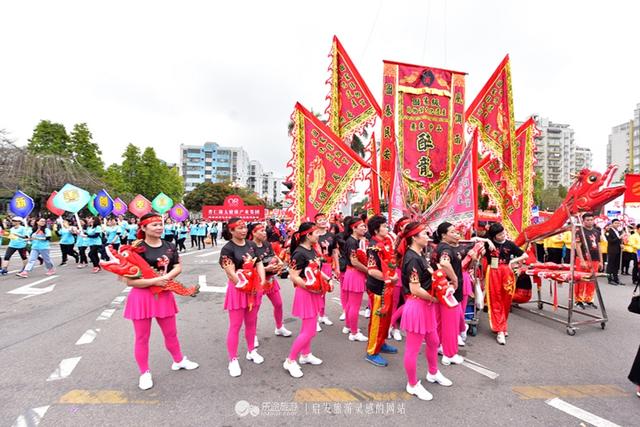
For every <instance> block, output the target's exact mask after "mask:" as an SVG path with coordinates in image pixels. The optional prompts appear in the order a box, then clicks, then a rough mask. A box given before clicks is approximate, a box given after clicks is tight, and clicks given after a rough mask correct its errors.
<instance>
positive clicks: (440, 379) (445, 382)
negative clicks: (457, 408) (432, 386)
mask: <svg viewBox="0 0 640 427" xmlns="http://www.w3.org/2000/svg"><path fill="white" fill-rule="evenodd" d="M427 381H429V382H430V383H438V384H440V385H441V386H444V387H451V386H452V385H453V382H451V380H450V379H449V378H447V377H445V376H444V375H442V372H440V371H438V372H436V373H435V375H431V374H429V373H427Z"/></svg>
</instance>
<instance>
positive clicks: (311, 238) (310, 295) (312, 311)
mask: <svg viewBox="0 0 640 427" xmlns="http://www.w3.org/2000/svg"><path fill="white" fill-rule="evenodd" d="M318 234H319V231H318V229H317V228H316V226H315V224H314V223H312V222H303V223H302V224H301V225H300V228H299V229H298V231H296V232H295V233H294V234H293V236H292V237H291V263H290V266H289V278H290V279H291V281H292V282H293V286H295V292H294V296H293V308H292V310H291V314H293V315H294V316H296V317H299V318H300V321H301V322H302V326H301V327H300V333H299V334H298V336H297V337H296V339H295V341H294V342H293V345H292V346H291V351H290V352H289V356H288V357H287V359H286V360H285V361H284V363H283V364H282V367H283V368H284V369H285V370H286V371H288V372H289V374H290V375H291V376H292V377H294V378H300V377H301V376H302V370H301V369H300V365H298V362H297V359H298V356H300V364H301V365H305V364H310V365H320V364H321V363H322V360H321V359H319V358H317V357H316V356H314V355H313V354H312V353H311V341H312V340H313V337H315V336H316V326H317V321H318V314H319V313H320V298H319V296H322V294H321V293H318V292H312V291H311V290H310V289H311V288H310V286H312V285H313V284H314V283H312V282H311V281H313V279H310V277H309V276H311V277H316V275H317V274H318V272H319V270H320V269H321V266H322V259H321V258H320V257H319V256H318V253H317V252H316V251H315V249H313V246H314V245H315V244H316V243H318ZM310 280H311V281H310Z"/></svg>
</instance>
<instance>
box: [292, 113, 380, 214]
mask: <svg viewBox="0 0 640 427" xmlns="http://www.w3.org/2000/svg"><path fill="white" fill-rule="evenodd" d="M292 120H293V131H292V136H293V144H292V153H293V157H292V159H291V160H290V161H289V163H288V165H287V166H288V167H290V168H291V169H292V173H291V175H290V176H289V177H288V178H287V179H286V181H291V182H293V183H294V184H293V190H292V191H291V192H290V193H289V194H288V195H287V197H288V198H290V199H291V200H292V202H293V205H292V206H291V209H292V212H293V215H294V223H295V224H298V223H300V222H301V221H303V220H307V219H311V220H313V217H314V216H315V214H317V213H325V214H329V213H331V211H333V210H334V209H335V208H336V207H337V206H338V204H339V203H340V202H341V201H342V200H343V198H344V197H345V195H346V192H347V190H349V189H351V188H352V187H353V182H354V180H355V179H356V178H357V177H358V175H360V174H361V171H362V169H363V168H368V167H369V165H368V164H367V163H366V162H365V161H364V160H362V159H361V158H360V156H358V155H357V154H356V153H355V152H354V151H353V150H352V149H351V148H350V147H349V146H347V145H346V144H345V143H344V142H342V140H341V139H340V138H338V137H337V136H336V135H335V134H334V133H333V132H332V131H331V129H329V128H328V127H327V126H326V125H325V124H324V123H322V122H321V121H320V120H318V119H317V118H316V117H315V116H314V115H313V113H311V112H310V111H309V110H307V109H306V108H304V107H303V106H302V105H300V104H299V103H298V104H296V107H295V110H294V112H293V115H292Z"/></svg>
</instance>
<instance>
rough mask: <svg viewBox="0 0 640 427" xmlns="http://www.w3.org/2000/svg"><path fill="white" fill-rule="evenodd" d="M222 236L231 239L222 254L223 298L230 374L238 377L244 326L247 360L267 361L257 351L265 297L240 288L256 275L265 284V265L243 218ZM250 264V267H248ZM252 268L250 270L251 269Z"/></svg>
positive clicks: (255, 361)
mask: <svg viewBox="0 0 640 427" xmlns="http://www.w3.org/2000/svg"><path fill="white" fill-rule="evenodd" d="M222 237H224V238H225V240H228V242H227V244H226V245H224V247H223V248H222V250H221V251H220V265H221V266H222V268H223V269H224V272H225V273H226V274H227V278H228V279H229V281H228V282H227V294H226V296H225V298H224V309H225V310H228V312H229V331H228V333H227V353H228V356H229V375H231V376H232V377H239V376H240V375H241V374H242V370H241V369H240V363H239V362H238V342H239V340H240V328H242V324H243V323H244V336H245V339H246V341H247V350H248V352H247V356H246V358H247V360H250V361H252V362H253V363H255V364H258V365H259V364H261V363H262V362H264V358H263V357H262V356H261V355H259V354H258V351H257V350H256V349H255V339H256V329H257V326H258V310H259V309H260V300H261V299H262V295H261V294H260V293H258V294H251V293H248V292H244V291H242V290H240V289H239V288H237V286H236V285H238V284H240V285H242V284H241V283H240V281H241V276H239V275H238V274H237V272H238V270H241V269H242V270H249V271H244V273H245V274H244V275H245V277H246V275H249V274H257V275H258V276H259V278H260V282H261V283H262V285H264V283H265V273H264V267H263V266H262V262H257V257H258V247H257V246H256V244H255V243H253V242H252V241H251V240H247V224H246V223H245V222H244V221H243V220H241V219H240V218H231V219H230V220H229V223H228V227H227V229H225V230H223V231H222ZM249 264H250V266H249ZM249 267H250V268H249Z"/></svg>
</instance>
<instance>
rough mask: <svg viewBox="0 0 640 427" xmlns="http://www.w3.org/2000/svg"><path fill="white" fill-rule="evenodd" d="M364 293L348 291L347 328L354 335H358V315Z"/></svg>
mask: <svg viewBox="0 0 640 427" xmlns="http://www.w3.org/2000/svg"><path fill="white" fill-rule="evenodd" d="M363 293H364V292H351V291H346V298H347V299H346V307H345V313H346V326H347V328H349V330H350V331H351V333H352V334H356V333H358V314H359V312H360V303H362V294H363Z"/></svg>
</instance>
